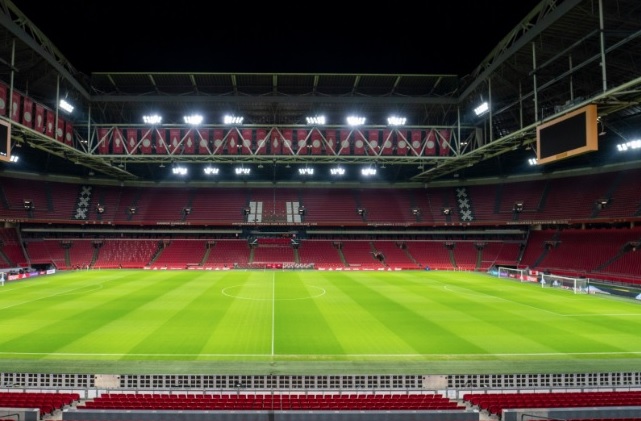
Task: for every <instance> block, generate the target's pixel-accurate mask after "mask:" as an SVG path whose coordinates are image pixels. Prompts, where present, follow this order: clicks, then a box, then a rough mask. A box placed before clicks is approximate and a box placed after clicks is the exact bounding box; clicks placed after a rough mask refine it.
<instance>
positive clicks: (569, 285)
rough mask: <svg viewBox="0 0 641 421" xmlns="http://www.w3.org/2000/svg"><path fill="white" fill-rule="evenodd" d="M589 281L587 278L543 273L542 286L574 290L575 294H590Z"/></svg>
mask: <svg viewBox="0 0 641 421" xmlns="http://www.w3.org/2000/svg"><path fill="white" fill-rule="evenodd" d="M589 283H590V282H589V280H588V279H586V278H572V277H569V276H560V275H553V274H546V273H543V274H541V286H542V287H543V288H561V289H567V290H569V291H572V292H574V293H575V294H588V293H589V292H590V288H589Z"/></svg>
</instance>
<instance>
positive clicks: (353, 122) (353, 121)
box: [346, 116, 366, 126]
mask: <svg viewBox="0 0 641 421" xmlns="http://www.w3.org/2000/svg"><path fill="white" fill-rule="evenodd" d="M346 120H347V124H349V125H350V126H362V125H363V124H365V120H366V118H365V117H361V116H349V117H347V119H346Z"/></svg>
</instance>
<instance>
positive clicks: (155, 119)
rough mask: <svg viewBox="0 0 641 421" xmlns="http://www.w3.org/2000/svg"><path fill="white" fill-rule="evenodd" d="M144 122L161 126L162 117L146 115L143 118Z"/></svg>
mask: <svg viewBox="0 0 641 421" xmlns="http://www.w3.org/2000/svg"><path fill="white" fill-rule="evenodd" d="M142 121H143V122H144V123H145V124H160V123H161V122H162V116H159V115H158V114H151V115H144V116H142Z"/></svg>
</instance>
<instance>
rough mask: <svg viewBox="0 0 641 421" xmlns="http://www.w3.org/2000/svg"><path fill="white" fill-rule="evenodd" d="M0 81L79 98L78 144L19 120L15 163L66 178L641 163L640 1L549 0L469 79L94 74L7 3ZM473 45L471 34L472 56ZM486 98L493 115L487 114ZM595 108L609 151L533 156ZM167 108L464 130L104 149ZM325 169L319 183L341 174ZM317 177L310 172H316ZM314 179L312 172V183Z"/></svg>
mask: <svg viewBox="0 0 641 421" xmlns="http://www.w3.org/2000/svg"><path fill="white" fill-rule="evenodd" d="M0 4H2V6H3V7H2V12H1V13H0V23H1V25H0V60H1V61H0V62H1V63H2V64H3V66H2V70H1V74H0V78H1V79H2V80H3V81H4V82H5V83H7V84H12V85H13V87H14V89H16V90H18V91H20V92H22V93H23V94H25V95H28V96H29V97H31V98H33V99H34V100H35V101H38V102H40V103H42V104H44V105H45V106H46V107H49V108H51V109H52V110H57V105H56V104H57V102H58V101H57V99H59V98H60V97H65V98H67V99H69V100H70V101H71V102H73V103H74V104H75V105H76V110H75V113H74V114H73V115H71V116H68V117H67V116H66V115H65V118H68V119H69V120H70V121H71V122H72V123H73V127H74V141H73V145H66V144H64V143H63V142H58V141H55V140H53V139H52V138H50V137H48V136H45V135H44V134H42V133H38V132H36V131H34V130H33V129H30V128H29V127H26V126H24V125H22V124H18V123H15V124H13V128H12V134H13V139H14V141H15V142H16V144H15V145H14V148H13V153H14V154H19V155H20V157H21V161H20V162H19V163H18V164H10V163H2V164H0V165H1V167H0V169H2V170H4V171H27V172H32V173H38V174H62V175H72V176H81V177H89V176H91V177H95V178H97V179H98V178H104V179H107V180H114V181H120V182H130V181H131V182H136V181H154V182H158V181H168V180H172V181H175V180H176V177H175V176H173V175H171V174H168V173H169V168H170V167H171V166H173V165H178V164H181V165H186V166H188V167H190V168H194V169H196V171H192V172H191V174H192V175H191V179H193V180H200V181H203V180H205V178H204V176H202V175H197V174H202V170H201V168H202V167H205V166H207V165H217V166H220V168H221V169H222V174H221V176H220V178H219V179H218V180H219V181H217V182H225V181H233V180H237V178H236V176H235V174H233V171H231V169H232V168H233V167H235V166H238V165H241V166H245V167H251V169H252V171H253V175H251V176H249V177H246V178H245V179H244V180H243V181H250V182H269V183H284V182H300V181H301V179H300V178H298V174H295V173H294V170H295V169H296V168H297V167H299V168H300V167H305V168H307V167H311V166H315V167H318V168H321V169H324V170H325V171H317V173H316V174H318V173H319V172H320V173H321V174H326V173H327V168H328V167H333V166H336V165H342V166H344V167H347V168H349V169H350V171H349V172H348V174H350V175H349V177H348V178H346V179H345V181H353V182H362V181H363V180H362V178H361V177H360V172H359V169H360V168H363V167H375V168H377V169H378V175H377V176H376V177H374V178H372V179H371V180H373V181H376V182H379V183H394V184H396V183H424V184H428V183H432V182H440V181H453V180H455V181H457V182H459V180H470V179H477V178H483V179H485V178H494V179H495V178H497V177H500V178H505V177H514V176H521V175H532V176H534V175H539V174H551V173H559V172H564V171H567V170H579V169H581V170H589V171H594V170H596V169H599V170H601V169H602V168H618V167H619V166H638V165H640V163H641V150H640V149H637V150H632V151H628V152H629V153H625V154H624V153H619V152H617V149H616V145H617V144H619V143H625V142H630V141H633V140H635V139H639V138H641V133H640V131H641V125H640V123H641V106H640V105H639V101H640V99H641V37H640V36H641V3H639V2H638V1H636V0H619V1H617V2H611V1H601V2H597V1H593V0H543V1H541V2H540V3H539V4H538V5H537V6H536V7H535V8H534V9H533V10H532V11H531V12H530V13H529V14H528V15H527V16H525V17H524V19H523V20H521V21H520V22H515V26H514V29H512V30H511V31H510V32H509V33H507V34H505V37H504V38H503V39H502V40H501V41H500V42H499V43H498V44H497V45H496V46H495V48H494V49H493V50H492V51H490V52H488V55H487V56H486V58H485V59H484V60H483V61H482V62H481V63H479V65H478V66H477V67H476V68H475V69H474V71H473V72H471V73H470V74H468V75H465V76H462V77H461V76H458V75H450V74H371V73H364V74H359V73H208V72H94V73H91V74H90V75H86V74H84V73H82V72H80V71H78V70H77V69H76V68H75V67H74V66H73V64H72V63H70V62H69V61H67V60H66V59H65V56H64V51H59V50H58V48H57V47H56V46H55V45H53V43H52V42H51V41H50V40H49V39H48V37H47V36H46V34H44V33H42V32H41V31H40V30H39V29H38V28H37V27H36V26H35V25H34V24H33V23H32V22H31V21H30V20H29V18H28V17H27V16H25V15H24V14H23V13H22V12H21V11H20V10H19V9H18V8H17V7H16V6H15V5H14V4H13V3H11V2H9V1H0ZM470 48H474V46H473V45H472V44H471V43H470V42H465V43H464V44H463V45H462V46H461V48H460V49H461V53H462V54H465V50H466V49H470ZM482 100H486V101H488V102H489V103H490V112H489V113H487V114H485V115H483V116H481V117H476V116H475V115H474V113H473V112H472V110H473V109H474V108H475V107H476V106H477V105H478V103H479V102H481V101H482ZM586 104H597V109H598V116H599V121H598V127H599V131H600V132H601V133H602V136H599V142H598V144H599V145H598V146H599V150H598V152H590V153H585V154H582V155H580V156H576V157H572V158H568V159H564V160H559V161H557V162H554V163H550V164H545V165H537V166H530V165H528V159H529V158H534V157H536V128H537V126H539V125H540V124H542V123H544V122H547V121H549V120H551V119H554V118H556V117H559V116H562V115H564V114H567V113H569V112H571V111H573V110H576V109H578V108H580V107H581V106H583V105H586ZM156 110H161V112H162V114H163V124H166V125H167V127H179V128H180V127H183V128H184V127H185V126H186V125H185V124H184V123H182V121H181V120H180V119H181V117H182V115H183V114H185V113H189V112H194V111H202V110H204V113H205V114H206V116H207V118H208V123H209V121H213V120H218V121H215V122H211V124H210V125H209V127H211V128H216V127H223V126H222V122H221V121H220V118H221V116H222V115H223V114H225V113H228V112H232V113H235V114H237V115H242V116H243V117H244V121H243V127H248V128H253V129H258V128H262V129H265V130H266V131H267V132H270V131H272V130H283V129H284V128H293V129H294V130H297V129H298V128H305V127H306V126H305V117H307V116H309V115H310V114H318V113H323V114H324V115H326V117H327V120H328V122H329V127H333V128H335V129H337V130H340V129H343V128H346V126H345V124H344V123H342V122H343V121H344V118H345V116H346V115H347V114H348V113H353V112H357V113H359V114H360V115H364V116H366V117H367V122H368V123H367V124H366V126H364V127H365V128H366V129H367V128H370V129H380V130H383V129H385V128H387V125H386V118H387V117H388V116H389V115H390V114H396V115H402V116H404V117H406V118H407V126H406V127H407V129H408V130H412V129H417V130H423V131H424V132H426V131H427V130H431V129H439V128H447V129H449V130H451V133H452V141H451V143H450V151H449V154H448V155H447V156H426V155H423V154H407V155H396V154H391V155H385V154H383V153H380V152H378V153H377V152H373V151H371V150H366V152H365V153H363V154H362V155H358V156H355V155H336V154H319V155H310V154H290V155H269V154H258V153H248V154H236V155H225V154H204V155H197V154H184V153H183V154H166V153H165V154H159V153H152V154H127V153H125V154H118V155H113V154H99V153H96V145H97V136H98V135H97V129H98V128H100V127H123V128H127V127H144V126H143V125H142V124H141V123H142V121H141V116H142V115H143V114H145V113H148V112H151V111H156ZM323 178H324V179H323V180H319V177H316V178H315V179H314V181H328V180H329V179H328V178H327V177H326V176H323ZM308 180H309V179H308ZM308 182H309V181H308Z"/></svg>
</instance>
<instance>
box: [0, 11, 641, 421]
mask: <svg viewBox="0 0 641 421" xmlns="http://www.w3.org/2000/svg"><path fill="white" fill-rule="evenodd" d="M0 4H1V5H2V8H1V9H2V11H1V13H0V18H1V25H0V67H1V68H2V69H3V70H2V72H1V73H0V134H2V136H0V220H1V221H2V224H3V225H2V227H1V228H0V421H9V420H11V421H39V420H73V421H155V420H160V421H195V420H212V421H217V420H221V421H262V420H265V421H294V420H310V421H313V420H324V419H331V420H336V421H361V420H363V421H364V420H368V421H370V420H390V419H394V420H401V421H403V420H406V421H423V420H425V421H482V420H483V421H485V420H495V421H499V420H505V421H531V420H535V421H556V420H569V421H578V420H584V421H588V420H589V421H613V420H619V421H640V420H641V334H640V333H641V251H639V250H640V249H641V226H640V225H641V140H640V139H641V105H640V101H641V4H639V2H638V1H632V0H617V1H614V0H542V1H541V2H539V3H538V5H537V6H536V7H535V8H534V9H533V10H531V12H529V13H528V14H527V15H526V16H524V17H523V19H522V20H521V21H520V22H514V29H513V30H512V31H510V32H509V33H507V34H505V37H504V38H503V39H502V41H501V42H500V43H499V44H497V45H496V47H495V48H494V49H493V50H492V51H488V52H487V56H486V58H485V59H484V60H483V61H482V62H481V63H478V66H477V67H476V68H475V69H474V70H473V72H471V73H470V74H469V75H465V76H461V75H448V74H352V73H344V74H335V73H318V74H314V73H206V72H194V73H189V72H181V73H176V72H164V73H163V72H156V73H152V72H147V73H140V72H95V73H91V74H89V75H87V74H83V73H82V72H80V71H78V70H77V69H76V68H75V67H74V65H73V63H70V62H69V61H68V60H67V59H66V58H65V56H64V54H65V51H61V50H59V49H58V48H57V47H56V46H55V45H54V44H53V43H52V42H51V41H50V39H49V38H48V37H47V34H45V33H43V32H42V31H41V30H40V29H39V28H38V27H37V26H36V25H35V24H34V23H33V22H32V21H31V20H30V19H29V16H27V15H25V14H24V13H23V12H22V11H21V10H20V9H19V8H18V7H17V6H16V5H15V4H13V3H12V2H10V1H7V0H0ZM223 117H224V118H223Z"/></svg>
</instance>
